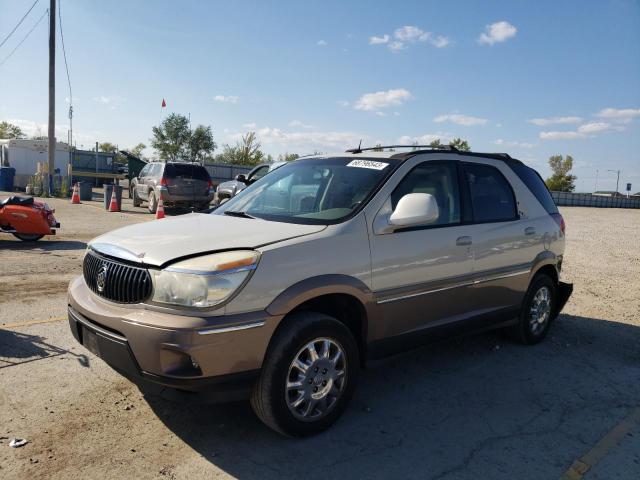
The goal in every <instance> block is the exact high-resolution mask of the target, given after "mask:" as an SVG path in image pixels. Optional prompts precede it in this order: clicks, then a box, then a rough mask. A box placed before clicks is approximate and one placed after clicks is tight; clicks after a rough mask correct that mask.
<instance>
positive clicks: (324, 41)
mask: <svg viewBox="0 0 640 480" xmlns="http://www.w3.org/2000/svg"><path fill="white" fill-rule="evenodd" d="M316 45H318V46H319V47H326V46H327V42H326V40H318V41H317V42H316Z"/></svg>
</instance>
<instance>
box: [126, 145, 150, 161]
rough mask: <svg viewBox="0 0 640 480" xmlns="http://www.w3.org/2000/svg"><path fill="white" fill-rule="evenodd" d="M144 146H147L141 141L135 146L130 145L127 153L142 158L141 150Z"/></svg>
mask: <svg viewBox="0 0 640 480" xmlns="http://www.w3.org/2000/svg"><path fill="white" fill-rule="evenodd" d="M145 148H147V146H146V145H145V144H144V143H142V142H141V143H139V144H137V145H136V146H135V147H132V148H131V149H129V153H131V155H133V156H134V157H138V158H140V159H142V160H144V157H143V155H142V152H143V151H144V149H145Z"/></svg>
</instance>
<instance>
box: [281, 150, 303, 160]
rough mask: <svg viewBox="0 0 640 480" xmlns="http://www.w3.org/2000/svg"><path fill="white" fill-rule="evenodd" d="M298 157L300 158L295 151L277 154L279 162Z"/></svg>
mask: <svg viewBox="0 0 640 480" xmlns="http://www.w3.org/2000/svg"><path fill="white" fill-rule="evenodd" d="M298 158H300V155H298V154H297V153H288V152H285V153H281V154H280V155H278V161H279V162H292V161H294V160H297V159H298Z"/></svg>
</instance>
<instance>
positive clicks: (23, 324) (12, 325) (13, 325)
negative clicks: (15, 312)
mask: <svg viewBox="0 0 640 480" xmlns="http://www.w3.org/2000/svg"><path fill="white" fill-rule="evenodd" d="M62 320H67V317H53V318H47V319H46V320H29V321H26V322H16V323H6V324H4V325H0V329H5V330H6V329H9V328H20V327H28V326H29V325H39V324H41V323H53V322H61V321H62Z"/></svg>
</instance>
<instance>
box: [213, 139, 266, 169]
mask: <svg viewBox="0 0 640 480" xmlns="http://www.w3.org/2000/svg"><path fill="white" fill-rule="evenodd" d="M260 146H261V145H260V142H259V141H258V140H257V137H256V133H255V132H248V133H246V134H245V135H243V137H242V140H240V141H239V142H238V143H236V144H235V145H234V146H229V145H225V146H224V148H223V150H222V153H221V154H219V155H218V156H216V162H219V163H233V164H235V165H258V164H259V163H267V162H270V161H273V157H271V155H267V156H265V154H264V152H262V150H260Z"/></svg>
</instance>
